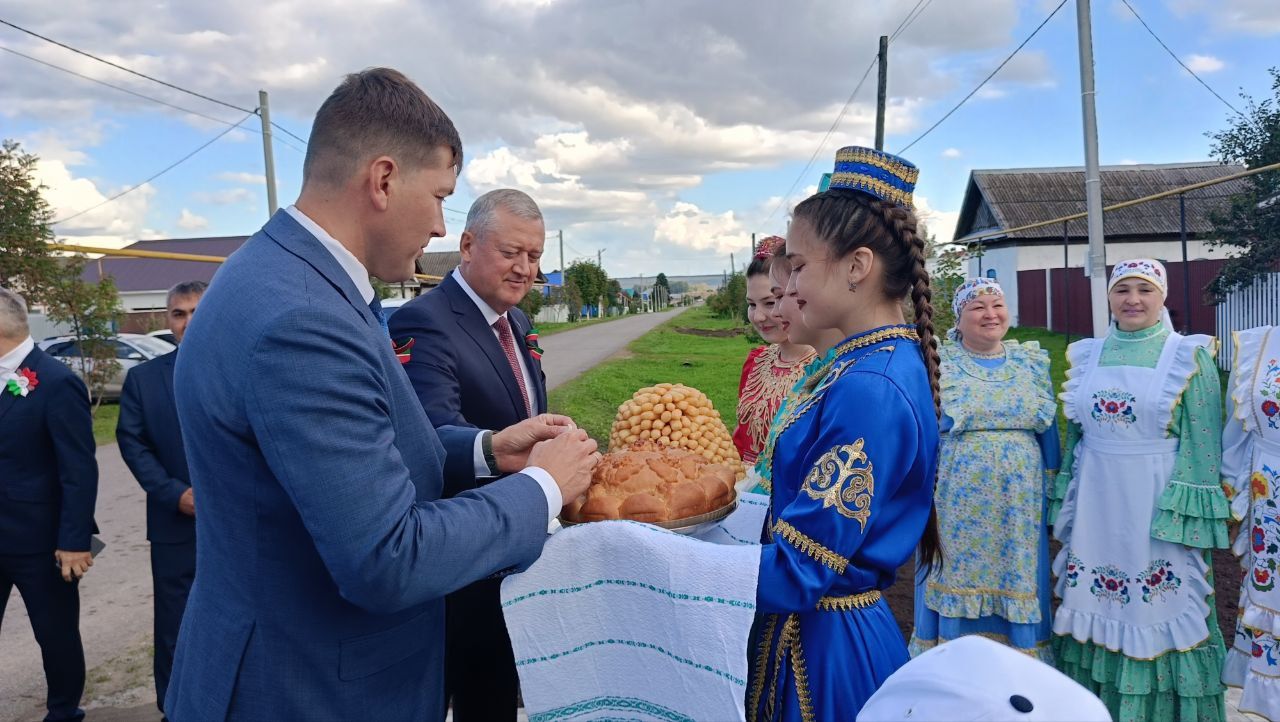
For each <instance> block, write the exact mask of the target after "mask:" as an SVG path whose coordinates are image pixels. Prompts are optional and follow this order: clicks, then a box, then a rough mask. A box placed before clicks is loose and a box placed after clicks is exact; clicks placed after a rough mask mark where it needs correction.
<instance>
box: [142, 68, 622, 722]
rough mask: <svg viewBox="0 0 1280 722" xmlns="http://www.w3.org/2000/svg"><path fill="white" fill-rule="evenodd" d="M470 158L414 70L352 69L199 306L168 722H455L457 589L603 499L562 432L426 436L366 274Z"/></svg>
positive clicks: (411, 252)
mask: <svg viewBox="0 0 1280 722" xmlns="http://www.w3.org/2000/svg"><path fill="white" fill-rule="evenodd" d="M461 162H462V144H461V141H460V140H459V139H458V135H457V131H456V130H455V129H454V126H453V123H452V122H451V121H450V120H449V118H448V116H447V115H445V114H444V112H443V111H442V110H440V108H439V107H437V106H436V105H435V103H433V102H432V101H431V100H430V99H429V98H428V97H427V96H426V94H424V93H423V92H422V90H421V89H419V88H418V87H417V86H416V85H414V84H413V83H412V82H411V81H410V80H408V79H407V78H405V77H404V76H403V75H401V74H400V73H398V72H396V71H394V70H388V69H385V68H374V69H370V70H365V71H362V72H360V73H355V74H352V75H349V76H347V78H346V79H345V80H344V81H343V82H342V84H341V85H339V86H338V88H337V89H336V90H334V92H333V93H332V94H331V95H330V96H329V98H328V99H327V100H325V102H324V104H323V105H321V107H320V110H319V111H318V112H317V114H316V118H315V122H314V123H313V125H312V131H311V138H310V141H309V143H308V146H307V156H306V161H305V164H304V166H303V188H302V193H301V195H300V196H299V198H298V201H297V203H296V204H295V205H294V206H292V207H290V208H287V209H284V210H281V211H280V212H278V213H276V214H275V216H273V217H272V218H271V220H270V221H269V222H268V223H267V225H266V226H265V227H264V228H263V229H262V230H261V231H259V232H258V233H257V234H255V235H254V236H253V237H252V238H250V239H249V240H248V241H247V242H246V243H245V245H244V246H243V247H242V248H241V249H240V250H239V251H237V252H236V253H235V254H234V255H233V256H232V257H231V258H230V259H229V260H228V261H227V263H226V264H225V265H224V266H223V267H222V268H221V269H220V270H219V271H218V274H217V276H216V277H215V278H214V281H213V283H212V284H211V285H210V287H209V290H208V292H207V293H206V294H205V296H204V299H203V300H202V301H201V305H200V313H199V314H197V315H196V316H195V318H193V319H192V322H191V326H190V328H189V329H188V331H187V335H186V338H185V339H184V341H183V346H182V352H181V353H180V354H179V358H178V363H177V368H176V369H175V372H174V391H175V392H176V396H177V404H178V419H179V421H180V422H181V424H182V430H183V438H184V441H185V446H186V450H187V460H188V463H189V465H190V469H191V484H192V487H193V488H194V489H195V493H196V495H197V497H198V498H199V513H198V514H197V515H196V535H197V538H198V539H199V545H198V546H197V549H196V579H195V584H194V585H193V586H192V588H191V596H190V598H189V599H188V600H187V610H186V614H185V615H184V617H183V620H182V628H181V631H180V632H179V635H178V649H177V654H176V658H175V659H174V665H173V675H172V677H171V678H170V680H169V692H168V696H167V697H166V699H165V711H166V713H167V714H168V716H169V718H170V719H172V720H174V721H175V722H208V721H209V720H224V719H231V720H301V719H306V720H356V719H360V720H366V719H367V720H439V719H443V718H444V715H445V706H444V698H443V666H444V638H443V637H444V595H446V594H448V593H449V592H452V591H454V590H456V589H459V588H461V587H463V586H465V585H467V584H469V583H471V582H473V581H476V580H477V579H482V578H485V577H489V576H493V575H496V574H502V573H505V572H507V571H511V570H518V569H522V568H525V567H527V566H528V565H529V564H531V563H532V562H533V561H534V560H535V559H536V558H537V556H538V554H539V553H540V552H541V549H542V544H543V542H544V541H545V540H546V532H547V524H548V523H549V521H550V520H551V519H552V518H554V517H555V515H556V514H557V513H558V511H559V509H560V507H561V505H562V504H563V500H565V499H570V498H574V497H576V496H577V495H579V494H581V493H583V492H584V491H585V490H586V487H587V486H588V485H589V483H590V474H591V469H592V468H593V467H594V465H595V463H596V461H597V460H598V455H597V454H596V451H595V443H594V442H592V441H591V440H590V439H589V438H588V437H587V435H586V433H585V432H583V431H581V430H578V429H573V428H572V427H571V425H570V423H569V422H568V420H567V419H564V418H563V417H559V418H557V417H547V416H538V417H535V418H534V419H531V420H529V421H526V422H523V423H521V424H518V425H516V426H514V427H509V428H507V429H504V430H502V431H499V432H496V433H491V432H488V431H481V430H477V429H470V428H456V427H442V428H440V429H439V430H437V429H434V428H433V427H432V425H431V423H430V421H429V420H428V419H427V416H426V414H424V413H423V411H422V406H421V404H419V403H418V400H417V398H415V396H414V393H413V388H412V386H411V385H410V384H409V380H408V378H407V377H406V376H405V373H404V370H403V369H402V368H400V363H399V361H398V360H397V358H396V355H395V353H394V352H393V350H392V346H391V340H390V337H389V336H388V334H387V330H386V325H385V320H384V319H385V317H384V316H383V314H382V307H381V304H380V303H378V301H377V298H376V295H375V293H374V289H373V287H372V285H371V284H370V282H369V275H373V276H375V277H377V278H380V279H382V280H384V281H388V282H399V281H403V280H408V279H409V278H411V277H412V273H413V270H414V261H415V260H416V259H417V257H419V256H420V255H421V254H422V249H423V248H424V247H425V245H426V244H427V242H428V241H429V240H430V239H431V238H433V237H439V236H443V235H444V233H445V227H444V220H443V213H442V210H443V207H442V202H443V200H444V199H445V198H447V197H448V196H449V195H450V194H451V193H452V192H453V189H454V185H455V183H456V179H457V172H458V169H459V167H460V165H461ZM544 439H549V440H546V441H543V440H544ZM538 442H541V443H538ZM512 472H518V473H512ZM500 473H508V474H509V476H507V477H506V478H503V479H501V480H499V481H496V482H494V483H492V484H487V485H485V486H483V487H481V488H476V489H472V490H470V491H466V492H463V493H461V494H459V495H458V496H456V497H454V498H451V499H441V498H440V497H441V492H442V490H443V488H444V481H445V479H457V478H465V479H470V478H474V477H475V476H478V475H480V476H484V475H498V474H500Z"/></svg>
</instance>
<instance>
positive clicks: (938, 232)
mask: <svg viewBox="0 0 1280 722" xmlns="http://www.w3.org/2000/svg"><path fill="white" fill-rule="evenodd" d="M915 211H916V218H918V219H919V220H920V222H921V223H922V224H924V226H925V229H926V231H927V232H928V233H929V234H931V235H933V236H934V237H935V238H937V239H938V240H939V241H950V240H951V239H952V238H954V237H955V235H956V223H958V222H959V220H960V211H959V209H957V210H954V211H943V210H938V209H936V208H933V207H932V206H931V205H929V199H928V198H926V197H925V196H921V195H917V196H915Z"/></svg>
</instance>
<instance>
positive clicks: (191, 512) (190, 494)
mask: <svg viewBox="0 0 1280 722" xmlns="http://www.w3.org/2000/svg"><path fill="white" fill-rule="evenodd" d="M178 511H180V512H182V513H183V514H186V515H187V516H195V515H196V494H195V491H193V490H192V489H190V488H188V489H187V490H186V491H184V492H182V496H180V497H178Z"/></svg>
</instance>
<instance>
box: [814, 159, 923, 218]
mask: <svg viewBox="0 0 1280 722" xmlns="http://www.w3.org/2000/svg"><path fill="white" fill-rule="evenodd" d="M919 177H920V169H919V168H916V167H915V165H913V164H912V163H911V162H910V161H908V160H906V159H905V158H899V157H898V156H896V155H893V154H891V153H885V152H884V151H879V150H875V149H872V148H863V147H861V146H856V145H851V146H848V147H845V148H841V149H840V150H838V151H836V169H835V172H834V173H832V174H831V185H830V187H829V188H828V190H834V189H836V188H843V189H845V190H854V191H860V192H862V193H868V194H870V195H873V196H875V197H876V198H879V199H881V200H885V201H891V202H893V203H897V204H899V205H903V206H906V207H907V208H911V193H912V191H914V190H915V187H916V179H918V178H919Z"/></svg>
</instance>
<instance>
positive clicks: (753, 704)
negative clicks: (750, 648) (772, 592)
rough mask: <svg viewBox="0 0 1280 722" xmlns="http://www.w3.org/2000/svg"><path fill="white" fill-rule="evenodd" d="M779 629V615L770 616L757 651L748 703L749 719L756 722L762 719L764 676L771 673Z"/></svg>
mask: <svg viewBox="0 0 1280 722" xmlns="http://www.w3.org/2000/svg"><path fill="white" fill-rule="evenodd" d="M777 629H778V615H777V614H770V615H769V621H768V622H767V623H766V624H765V627H764V634H763V635H761V637H760V643H759V644H760V648H759V649H758V650H756V675H755V677H756V678H755V681H754V682H752V683H751V697H750V699H748V701H747V719H748V720H750V722H756V720H757V719H759V717H760V697H761V695H762V694H763V693H764V676H765V674H766V673H767V672H768V671H769V650H770V648H771V647H772V646H773V633H774V632H776V631H777Z"/></svg>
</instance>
